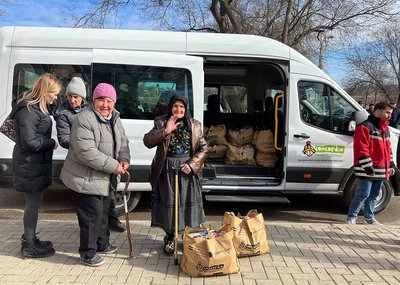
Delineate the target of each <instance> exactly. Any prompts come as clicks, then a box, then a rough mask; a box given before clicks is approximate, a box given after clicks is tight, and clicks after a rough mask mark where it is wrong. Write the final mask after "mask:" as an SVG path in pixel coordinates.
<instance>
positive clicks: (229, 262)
mask: <svg viewBox="0 0 400 285" xmlns="http://www.w3.org/2000/svg"><path fill="white" fill-rule="evenodd" d="M232 239H233V231H232V228H231V227H230V226H229V225H224V226H222V227H221V228H219V229H218V230H215V231H209V230H207V229H205V228H204V229H192V228H190V227H186V228H185V231H184V233H183V255H182V260H181V268H182V270H183V271H184V272H185V273H187V274H188V275H190V276H217V275H225V274H230V273H236V272H238V271H239V264H238V259H237V257H236V251H235V248H234V246H233V240H232Z"/></svg>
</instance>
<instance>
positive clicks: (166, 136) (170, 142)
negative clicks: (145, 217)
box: [143, 95, 208, 255]
mask: <svg viewBox="0 0 400 285" xmlns="http://www.w3.org/2000/svg"><path fill="white" fill-rule="evenodd" d="M201 129H202V127H201V124H200V122H199V121H197V120H195V119H193V118H192V117H191V115H190V112H189V109H188V100H187V98H186V97H182V96H178V95H174V96H172V97H171V99H170V101H169V104H168V113H167V114H165V115H162V116H159V117H156V118H155V120H154V127H153V129H152V130H151V131H150V132H148V133H147V134H145V135H144V138H143V142H144V144H145V145H146V147H148V148H153V147H157V151H156V154H155V156H154V158H153V162H152V165H151V175H150V183H151V186H152V189H153V197H154V199H153V207H152V217H151V226H152V227H160V228H162V229H163V230H164V231H165V233H166V236H165V237H164V246H163V251H164V253H165V254H167V255H170V254H172V253H173V252H174V219H173V211H174V199H175V193H174V184H175V183H174V170H173V169H174V168H180V175H179V186H180V191H179V196H180V197H179V201H180V202H179V204H180V206H179V231H180V232H182V231H183V230H184V228H185V226H190V227H198V226H199V225H200V224H201V223H203V222H204V220H205V215H204V210H203V199H202V194H201V179H202V171H201V167H202V165H203V163H204V161H205V159H206V157H207V153H208V146H207V143H206V140H205V139H204V137H203V133H202V130H201Z"/></svg>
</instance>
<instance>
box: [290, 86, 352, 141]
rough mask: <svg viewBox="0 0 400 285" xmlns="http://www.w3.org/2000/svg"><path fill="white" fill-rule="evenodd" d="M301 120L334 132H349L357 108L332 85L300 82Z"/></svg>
mask: <svg viewBox="0 0 400 285" xmlns="http://www.w3.org/2000/svg"><path fill="white" fill-rule="evenodd" d="M297 88H298V94H299V104H300V105H299V108H300V116H301V120H302V121H303V122H305V123H307V124H310V125H313V126H316V127H318V128H321V129H324V130H327V131H332V132H334V133H341V134H347V129H348V124H349V122H350V119H351V115H352V113H353V112H354V111H356V109H355V108H354V107H353V106H352V105H351V104H350V103H349V102H348V101H346V100H345V99H344V98H343V97H342V96H341V95H340V93H339V92H337V91H336V90H334V89H333V88H332V87H330V86H328V85H326V84H323V83H319V82H310V81H300V82H299V83H298V86H297Z"/></svg>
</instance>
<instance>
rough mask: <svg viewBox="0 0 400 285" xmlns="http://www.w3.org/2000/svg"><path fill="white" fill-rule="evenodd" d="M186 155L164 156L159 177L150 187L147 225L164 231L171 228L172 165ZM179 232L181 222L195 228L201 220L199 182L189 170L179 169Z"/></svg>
mask: <svg viewBox="0 0 400 285" xmlns="http://www.w3.org/2000/svg"><path fill="white" fill-rule="evenodd" d="M188 159H189V157H187V156H177V157H167V158H166V159H165V162H164V168H163V170H162V172H161V175H160V179H159V180H158V184H157V186H156V188H155V190H154V193H153V194H154V196H153V209H152V212H151V226H152V227H159V228H162V229H163V230H164V231H165V232H166V233H167V234H173V233H174V232H175V228H174V222H175V218H174V217H175V216H174V199H175V177H174V170H173V167H178V166H179V165H181V164H183V163H185V162H186V161H187V160H188ZM178 180H179V232H182V231H183V230H184V229H185V226H189V227H193V228H196V227H198V226H199V225H200V224H202V223H204V220H205V215H204V210H203V197H202V195H201V186H200V182H199V180H198V179H197V177H196V176H195V175H193V173H189V174H188V175H187V174H185V173H182V172H181V171H179V179H178Z"/></svg>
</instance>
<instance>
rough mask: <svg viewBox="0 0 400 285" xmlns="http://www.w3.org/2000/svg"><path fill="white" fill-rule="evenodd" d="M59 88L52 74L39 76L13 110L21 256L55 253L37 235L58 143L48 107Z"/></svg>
mask: <svg viewBox="0 0 400 285" xmlns="http://www.w3.org/2000/svg"><path fill="white" fill-rule="evenodd" d="M60 90H61V85H60V84H59V82H58V81H57V80H56V78H55V77H54V76H53V75H51V74H47V73H46V74H43V75H41V76H40V77H39V78H38V79H37V80H36V81H35V83H34V85H33V89H32V91H30V92H26V93H24V95H23V96H22V98H21V99H19V100H18V101H17V104H16V105H15V106H14V107H13V110H12V112H11V115H10V117H11V118H12V119H13V120H14V128H15V134H16V141H15V146H14V151H13V164H12V171H13V183H14V188H15V190H17V191H20V192H24V194H25V199H26V205H25V211H24V218H23V223H24V234H23V235H22V237H21V245H22V246H21V255H22V256H23V257H32V258H36V257H47V256H51V255H53V254H54V252H55V250H54V248H53V243H52V242H50V241H40V240H39V238H38V237H37V236H36V226H37V221H38V213H39V207H40V205H41V203H42V196H43V191H44V190H45V189H46V188H47V187H48V186H50V185H51V184H52V158H53V150H54V149H56V148H57V146H58V144H57V142H56V141H55V140H54V139H52V138H51V129H52V120H51V118H50V114H49V109H48V105H50V104H52V103H53V101H54V100H56V99H57V96H58V93H59V92H60Z"/></svg>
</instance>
